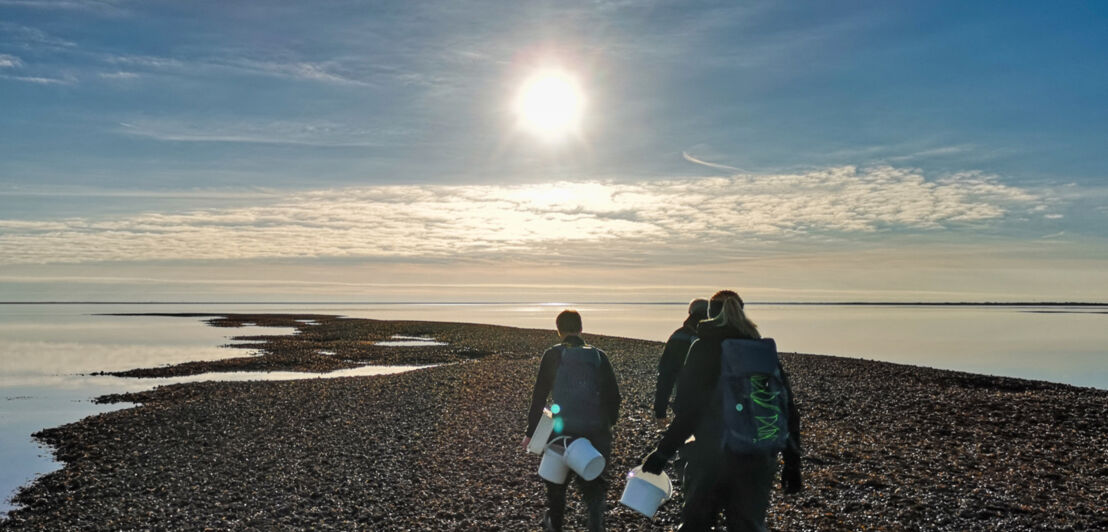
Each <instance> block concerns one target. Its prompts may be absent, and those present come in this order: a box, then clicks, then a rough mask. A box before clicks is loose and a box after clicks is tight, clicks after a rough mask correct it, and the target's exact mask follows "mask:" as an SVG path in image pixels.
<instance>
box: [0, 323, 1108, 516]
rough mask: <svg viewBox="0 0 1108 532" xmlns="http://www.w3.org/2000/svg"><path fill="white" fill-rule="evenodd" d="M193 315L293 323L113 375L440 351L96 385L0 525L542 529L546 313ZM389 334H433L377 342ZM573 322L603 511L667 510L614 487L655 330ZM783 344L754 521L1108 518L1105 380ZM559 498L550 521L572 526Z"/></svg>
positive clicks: (640, 449)
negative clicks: (282, 373)
mask: <svg viewBox="0 0 1108 532" xmlns="http://www.w3.org/2000/svg"><path fill="white" fill-rule="evenodd" d="M207 317H208V318H209V323H210V324H212V325H214V326H221V327H236V326H241V325H243V324H246V323H250V324H257V325H272V326H282V327H288V326H292V327H296V328H297V329H298V333H297V334H294V335H288V336H257V337H251V338H249V339H248V340H250V341H251V343H250V344H248V346H247V347H249V348H251V349H254V350H256V351H257V352H258V354H254V355H249V356H243V357H238V358H231V359H228V360H223V361H214V362H196V363H187V364H181V365H177V366H170V367H162V368H139V369H136V370H132V371H128V372H123V373H122V374H123V375H127V376H133V377H144V376H145V377H149V376H170V375H187V374H197V373H206V372H219V371H258V370H260V371H272V370H302V371H315V372H325V371H330V370H334V369H342V368H349V367H357V366H360V365H364V364H439V365H438V366H436V367H431V368H425V369H420V370H415V371H411V372H407V373H401V374H395V375H384V376H374V377H349V378H336V379H314V378H306V379H303V380H295V381H272V382H264V381H259V382H235V383H228V382H201V383H193V384H180V385H172V386H164V387H160V388H157V389H154V390H152V391H148V392H142V393H136V394H125V395H115V396H107V397H103V398H100V399H99V400H101V401H105V402H117V401H128V402H135V403H139V404H140V406H136V407H134V408H129V409H126V410H120V411H115V412H111V413H108V414H102V415H98V416H93V417H89V418H86V419H83V420H81V421H79V422H76V423H72V424H69V425H65V426H62V427H57V428H51V429H47V430H43V431H41V432H39V433H36V435H35V436H36V437H37V438H39V439H40V440H42V441H44V442H46V443H48V444H50V445H51V446H53V448H54V449H55V452H56V455H57V457H58V459H59V460H61V461H63V462H64V463H65V467H64V468H63V469H61V470H59V471H56V472H53V473H50V474H47V475H44V476H42V477H40V478H39V479H38V480H37V481H35V482H34V483H33V484H31V485H29V486H27V487H25V488H24V489H22V490H21V491H20V493H19V494H18V495H17V497H16V502H18V503H20V504H22V505H23V507H22V508H20V509H18V510H15V511H13V512H11V513H10V515H9V517H8V519H6V520H4V521H2V522H0V529H2V530H108V529H110V530H125V529H166V530H181V529H189V530H198V529H205V528H208V529H257V530H274V529H289V530H292V529H309V528H310V529H334V530H355V529H358V530H512V531H516V530H537V529H538V528H539V520H540V518H541V516H542V513H543V509H544V501H545V489H544V487H543V484H542V481H541V480H540V479H539V477H538V476H537V474H536V469H537V467H538V461H539V460H538V457H536V456H534V455H529V454H526V453H524V452H523V451H522V450H521V449H520V447H519V442H520V440H521V438H522V437H523V430H524V428H525V421H526V419H525V418H526V409H527V406H528V403H529V400H530V393H531V387H532V385H533V383H534V378H535V374H536V372H537V370H538V361H539V358H538V357H539V355H541V353H542V351H543V350H544V349H545V348H547V347H549V346H550V345H552V344H554V343H556V341H557V338H556V337H555V335H554V333H553V332H552V331H549V330H534V329H517V328H511V327H499V326H490V325H474V324H465V323H437V322H415V321H375V320H365V319H344V318H337V317H333V316H318V315H312V316H302V315H209V316H207ZM586 319H587V317H586ZM459 320H462V321H464V320H465V316H459ZM676 325H677V324H675V326H676ZM396 335H399V336H411V337H424V338H434V339H435V340H437V341H440V342H444V343H445V345H422V346H383V345H378V344H377V342H380V341H385V340H388V339H389V338H391V337H393V336H396ZM585 337H586V340H587V341H589V342H590V343H592V344H594V345H596V346H597V347H600V348H601V349H604V350H605V351H606V352H607V353H608V355H609V357H610V358H611V360H612V363H613V365H614V367H615V369H616V372H617V376H618V378H619V383H620V387H621V391H622V394H623V401H624V402H623V408H622V411H621V417H620V422H619V424H618V425H617V426H616V427H615V442H614V449H613V457H612V462H613V463H611V464H609V465H608V468H607V470H606V472H605V475H607V477H608V479H609V482H610V486H609V490H608V505H609V513H608V518H607V524H608V528H609V529H610V530H651V529H656V530H667V529H671V528H675V527H676V526H677V524H678V523H679V512H680V508H681V502H682V500H681V498H682V492H681V489H680V486H678V488H677V493H676V496H675V498H674V500H672V501H670V502H668V503H666V504H665V505H664V506H663V507H662V508H661V510H660V511H659V513H658V515H657V516H656V517H655V518H654V520H653V521H650V520H648V519H646V518H645V517H643V516H641V515H639V514H636V513H634V512H633V511H631V510H629V509H627V508H625V507H622V506H620V505H619V504H618V500H619V496H620V492H621V491H622V489H623V486H624V475H625V473H626V472H627V471H628V470H630V469H631V468H632V467H633V466H634V465H636V464H637V463H638V462H639V461H640V460H641V458H642V457H643V456H644V455H645V454H646V453H647V452H648V451H649V450H650V449H651V448H652V447H653V445H654V444H656V443H657V440H658V435H657V434H656V431H655V428H654V423H653V419H652V412H651V404H652V401H653V390H654V383H655V377H656V365H657V361H658V357H659V355H660V354H661V347H662V345H661V344H660V343H657V342H649V341H643V340H635V339H629V338H617V337H608V336H597V335H588V334H586V335H585ZM1044 356H1047V355H1045V354H1044ZM782 359H783V363H784V365H785V367H786V370H787V371H788V372H789V373H790V378H791V380H792V385H793V389H794V391H795V393H796V394H797V398H798V401H799V405H800V409H801V413H802V416H803V417H802V427H803V430H802V435H803V444H804V449H805V460H804V480H805V490H804V491H803V492H802V493H800V494H797V495H783V494H782V493H781V492H780V490H779V489H778V490H775V492H774V495H773V505H772V507H771V509H770V518H769V523H770V526H771V527H772V528H774V529H778V530H1104V529H1108V391H1104V390H1096V389H1090V388H1076V387H1072V386H1066V385H1061V384H1052V383H1046V382H1039V381H1029V380H1020V379H1011V378H1003V377H990V376H984V375H974V374H967V373H959V372H951V371H942V370H936V369H929V368H923V367H916V366H905V365H897V364H890V363H884V362H874V361H867V360H860V359H852V358H842V357H830V356H820V355H808V354H797V353H785V354H782ZM309 377H310V375H309ZM671 475H672V471H671ZM570 497H571V500H574V501H575V502H571V505H570V513H571V517H570V520H569V523H567V525H568V528H569V529H580V528H583V525H584V523H583V520H582V519H581V517H582V512H581V508H580V507H579V503H577V502H576V499H575V496H574V495H573V492H572V491H571V496H570ZM575 505H576V506H575Z"/></svg>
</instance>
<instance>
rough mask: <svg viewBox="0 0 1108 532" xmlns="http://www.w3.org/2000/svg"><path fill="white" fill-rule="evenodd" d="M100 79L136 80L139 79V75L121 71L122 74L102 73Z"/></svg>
mask: <svg viewBox="0 0 1108 532" xmlns="http://www.w3.org/2000/svg"><path fill="white" fill-rule="evenodd" d="M100 77H101V78H103V79H118V80H123V79H135V78H138V77H139V75H138V74H136V73H134V72H123V71H120V72H101V73H100Z"/></svg>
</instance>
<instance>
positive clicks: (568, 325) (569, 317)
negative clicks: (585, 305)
mask: <svg viewBox="0 0 1108 532" xmlns="http://www.w3.org/2000/svg"><path fill="white" fill-rule="evenodd" d="M554 325H556V326H557V327H558V332H562V333H579V332H581V331H582V329H583V327H582V326H581V314H580V313H579V312H577V311H576V310H563V311H562V312H561V313H559V314H558V317H557V318H555V319H554Z"/></svg>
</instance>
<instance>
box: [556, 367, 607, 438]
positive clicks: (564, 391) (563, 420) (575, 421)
mask: <svg viewBox="0 0 1108 532" xmlns="http://www.w3.org/2000/svg"><path fill="white" fill-rule="evenodd" d="M601 363H602V362H601V357H600V351H599V350H597V349H596V348H595V347H592V346H589V345H585V346H580V347H566V348H564V349H563V350H562V361H561V363H560V364H559V365H558V373H557V374H556V376H555V377H554V392H553V394H552V395H553V398H554V404H553V405H551V407H550V411H551V413H553V414H554V432H555V434H568V435H573V436H579V435H585V434H592V433H595V432H597V431H602V430H607V429H609V428H610V425H609V423H608V420H607V419H606V418H607V414H606V413H605V412H604V409H603V407H602V404H601V400H600V365H601Z"/></svg>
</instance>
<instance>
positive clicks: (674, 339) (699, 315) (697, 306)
mask: <svg viewBox="0 0 1108 532" xmlns="http://www.w3.org/2000/svg"><path fill="white" fill-rule="evenodd" d="M707 317H708V300H707V299H704V298H697V299H694V300H692V301H691V302H689V316H688V317H687V318H685V323H684V324H682V325H681V328H680V329H677V330H676V331H673V334H671V335H669V340H667V341H666V347H665V349H663V350H662V357H661V358H660V359H658V384H657V385H656V386H655V389H654V420H655V423H657V424H658V428H665V427H666V425H667V424H669V419H668V415H667V413H668V410H669V406H670V404H669V397H670V395H672V394H673V387H674V385H676V384H677V375H679V374H680V373H681V368H683V367H685V357H686V356H687V355H688V354H689V346H690V345H692V341H693V340H695V339H696V326H697V324H698V323H700V320H703V319H704V318H707Z"/></svg>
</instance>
